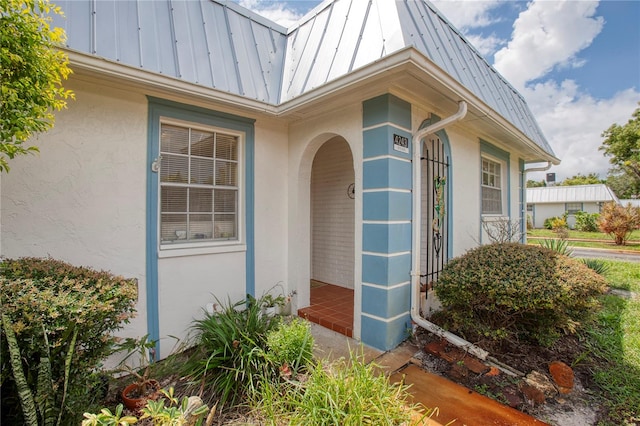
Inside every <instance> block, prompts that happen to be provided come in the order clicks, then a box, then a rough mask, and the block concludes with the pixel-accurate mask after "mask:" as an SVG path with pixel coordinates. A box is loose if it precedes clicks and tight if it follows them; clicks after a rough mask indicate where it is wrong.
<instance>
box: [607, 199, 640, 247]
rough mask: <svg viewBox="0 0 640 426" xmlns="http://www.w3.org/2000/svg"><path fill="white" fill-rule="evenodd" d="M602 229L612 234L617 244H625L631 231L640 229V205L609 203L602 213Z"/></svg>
mask: <svg viewBox="0 0 640 426" xmlns="http://www.w3.org/2000/svg"><path fill="white" fill-rule="evenodd" d="M598 225H599V226H600V230H601V231H602V232H604V233H606V234H609V235H611V236H612V237H613V238H614V239H615V242H616V245H625V244H626V242H627V240H628V239H629V237H630V236H631V233H632V232H633V231H634V230H636V229H640V207H633V206H632V205H631V204H627V205H626V206H621V205H619V204H617V203H613V202H611V203H607V204H605V205H604V207H603V208H602V212H601V213H600V221H599V222H598Z"/></svg>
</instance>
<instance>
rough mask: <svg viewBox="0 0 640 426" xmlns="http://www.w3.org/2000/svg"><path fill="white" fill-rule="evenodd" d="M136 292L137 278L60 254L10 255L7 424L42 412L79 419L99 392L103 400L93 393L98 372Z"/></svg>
mask: <svg viewBox="0 0 640 426" xmlns="http://www.w3.org/2000/svg"><path fill="white" fill-rule="evenodd" d="M136 294H137V286H136V282H135V280H126V279H124V278H122V277H117V276H113V275H111V274H110V273H108V272H103V271H100V272H98V271H95V270H92V269H89V268H83V267H75V266H72V265H70V264H68V263H65V262H61V261H57V260H53V259H36V258H22V259H17V260H12V259H6V260H4V262H3V263H2V266H1V267H0V303H1V304H2V319H3V321H2V323H3V324H2V325H3V326H2V336H1V337H2V339H1V340H2V346H1V358H2V361H1V363H2V376H1V379H2V380H1V382H0V386H1V391H2V422H3V423H4V422H5V421H6V422H7V423H12V422H14V423H20V422H24V423H31V424H32V422H33V420H34V416H35V418H37V419H39V420H37V421H38V422H40V423H44V422H45V420H47V421H50V420H51V419H53V421H54V422H55V421H56V419H57V422H58V423H65V424H72V422H75V424H78V423H79V418H80V416H79V414H81V413H82V411H83V410H84V409H86V408H87V406H89V405H90V404H91V403H92V397H95V398H100V397H101V395H100V393H99V392H95V391H93V390H92V388H93V387H95V386H96V385H99V384H100V378H99V377H98V376H97V375H96V374H95V371H96V369H97V368H98V367H99V365H100V362H101V361H102V360H103V359H104V358H106V357H107V356H109V355H110V354H112V353H113V352H114V350H115V342H114V337H113V335H112V333H113V332H114V331H116V330H118V329H120V328H121V327H122V326H123V324H124V323H126V322H128V320H129V318H130V317H131V316H132V315H133V313H134V311H135V310H134V306H135V299H136ZM16 354H18V358H16V357H15V355H16ZM18 392H20V394H19V393H18ZM18 395H20V398H18ZM19 404H22V409H20V406H19ZM36 408H37V414H36V413H35V409H36ZM19 419H22V420H19Z"/></svg>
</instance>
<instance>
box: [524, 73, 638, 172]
mask: <svg viewBox="0 0 640 426" xmlns="http://www.w3.org/2000/svg"><path fill="white" fill-rule="evenodd" d="M523 95H524V96H525V98H526V99H527V101H528V103H529V106H530V107H531V109H532V111H533V113H534V115H535V117H536V119H537V121H538V124H540V127H541V128H542V131H543V132H544V134H545V136H546V137H547V139H548V140H549V142H550V144H551V146H552V147H553V149H554V151H555V153H556V156H557V157H559V158H561V159H562V164H561V165H560V166H558V167H552V168H551V169H550V170H549V172H556V173H557V175H558V176H557V180H562V179H565V178H567V177H571V176H573V175H576V174H578V173H582V174H588V173H592V172H595V173H598V174H599V175H600V177H601V178H605V177H606V175H607V171H608V169H609V168H610V164H609V159H608V157H604V155H603V154H602V152H600V151H598V148H599V147H600V145H601V144H602V140H603V139H602V136H601V135H602V132H603V131H605V130H606V129H608V128H609V126H611V125H612V124H613V123H618V124H624V123H626V122H627V121H628V120H629V118H631V114H632V113H633V111H634V110H635V109H636V108H637V107H638V101H639V100H640V92H638V91H637V90H636V89H627V90H624V91H622V92H619V93H616V94H615V95H614V96H613V97H611V98H610V99H596V98H594V97H592V96H591V95H589V94H588V93H585V92H583V91H581V90H580V88H579V87H578V86H577V85H576V84H575V82H573V81H571V80H566V81H564V82H562V84H557V83H555V82H553V81H547V82H545V83H540V84H536V85H534V86H532V87H528V88H527V89H525V90H524V92H523ZM528 178H529V179H535V180H540V179H543V178H544V174H542V173H532V174H531V176H528Z"/></svg>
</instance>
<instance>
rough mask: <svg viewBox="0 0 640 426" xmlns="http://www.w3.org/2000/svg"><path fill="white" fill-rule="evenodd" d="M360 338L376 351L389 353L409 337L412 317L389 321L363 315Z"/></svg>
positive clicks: (405, 316) (404, 316)
mask: <svg viewBox="0 0 640 426" xmlns="http://www.w3.org/2000/svg"><path fill="white" fill-rule="evenodd" d="M361 329H362V331H361V332H360V338H361V339H362V341H363V342H364V343H365V344H367V345H369V346H372V347H374V348H376V349H380V350H383V351H388V350H390V349H393V348H395V347H396V346H398V345H399V344H400V343H402V342H403V341H404V340H405V339H406V338H407V337H409V330H411V315H410V314H409V313H407V314H406V315H401V316H399V317H397V318H394V319H392V320H388V321H382V320H380V319H377V318H371V317H370V316H367V315H362V322H361Z"/></svg>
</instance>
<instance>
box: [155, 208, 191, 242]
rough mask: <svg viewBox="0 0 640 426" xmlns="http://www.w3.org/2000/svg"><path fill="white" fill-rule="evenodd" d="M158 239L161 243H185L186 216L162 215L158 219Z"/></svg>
mask: <svg viewBox="0 0 640 426" xmlns="http://www.w3.org/2000/svg"><path fill="white" fill-rule="evenodd" d="M160 222H161V225H160V239H161V241H162V242H171V241H179V240H183V241H185V240H186V239H187V215H186V214H163V215H161V217H160Z"/></svg>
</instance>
